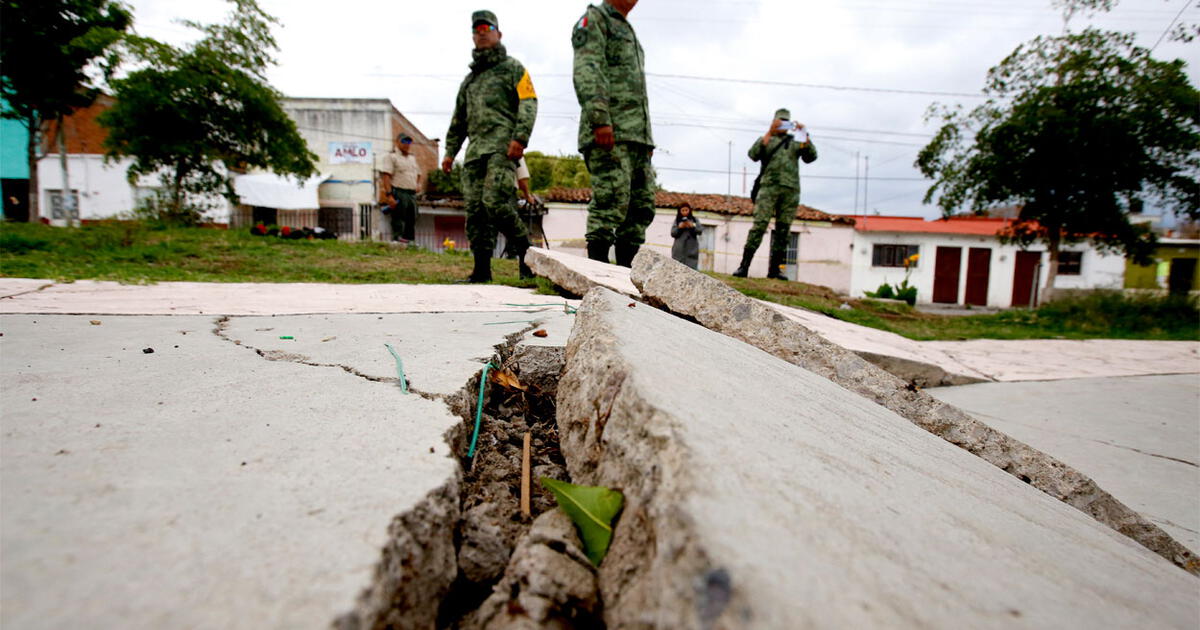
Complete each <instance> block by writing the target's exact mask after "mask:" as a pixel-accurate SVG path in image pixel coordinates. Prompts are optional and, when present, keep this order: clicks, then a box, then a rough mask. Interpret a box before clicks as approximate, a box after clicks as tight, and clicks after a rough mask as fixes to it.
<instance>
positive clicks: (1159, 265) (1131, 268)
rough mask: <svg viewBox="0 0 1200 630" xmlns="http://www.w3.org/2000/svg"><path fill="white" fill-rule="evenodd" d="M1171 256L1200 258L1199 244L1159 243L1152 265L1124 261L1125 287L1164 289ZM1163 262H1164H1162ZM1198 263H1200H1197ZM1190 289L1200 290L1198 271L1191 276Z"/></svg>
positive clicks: (1199, 273) (1199, 272) (1199, 274)
mask: <svg viewBox="0 0 1200 630" xmlns="http://www.w3.org/2000/svg"><path fill="white" fill-rule="evenodd" d="M1172 258H1193V259H1200V244H1197V243H1188V244H1172V245H1159V247H1158V249H1156V250H1154V260H1155V261H1156V264H1153V265H1145V266H1141V265H1135V264H1133V263H1131V262H1129V261H1128V260H1126V261H1125V288H1126V289H1165V288H1167V277H1168V275H1169V274H1170V269H1171V268H1170V262H1171V259H1172ZM1164 263H1165V264H1164ZM1197 264H1200V263H1197ZM1160 274H1161V275H1162V283H1161V284H1160V283H1159V280H1158V279H1159V275H1160ZM1192 290H1193V291H1200V271H1198V272H1197V273H1196V274H1194V275H1193V276H1192Z"/></svg>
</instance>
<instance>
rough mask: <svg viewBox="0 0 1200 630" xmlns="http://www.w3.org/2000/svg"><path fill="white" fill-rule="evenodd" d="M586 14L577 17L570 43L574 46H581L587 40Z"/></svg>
mask: <svg viewBox="0 0 1200 630" xmlns="http://www.w3.org/2000/svg"><path fill="white" fill-rule="evenodd" d="M588 22H589V20H588V16H586V15H585V16H583V17H582V18H579V22H578V23H576V24H575V31H574V32H573V33H572V34H571V44H572V45H573V46H575V47H576V48H580V47H582V46H583V45H584V44H586V43H587V40H588Z"/></svg>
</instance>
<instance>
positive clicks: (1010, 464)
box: [631, 251, 1200, 574]
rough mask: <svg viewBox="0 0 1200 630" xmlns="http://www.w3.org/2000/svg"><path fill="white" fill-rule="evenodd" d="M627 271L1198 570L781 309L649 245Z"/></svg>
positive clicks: (1039, 457) (1107, 507) (1069, 482)
mask: <svg viewBox="0 0 1200 630" xmlns="http://www.w3.org/2000/svg"><path fill="white" fill-rule="evenodd" d="M631 277H632V280H633V282H634V284H636V285H638V287H639V288H640V289H641V291H642V294H643V296H644V298H645V299H646V301H647V302H648V303H650V304H654V305H657V306H663V307H665V308H668V309H669V310H670V311H671V312H673V313H676V314H679V315H682V316H685V317H689V318H691V319H693V320H694V321H697V322H699V323H701V324H702V325H704V326H706V327H708V328H710V329H712V330H714V331H717V332H720V333H723V334H726V335H729V336H731V337H733V338H735V339H739V340H741V341H744V342H746V343H749V344H751V345H753V346H755V347H758V348H761V349H762V350H765V351H766V352H769V353H770V354H773V355H775V356H777V357H780V358H782V359H784V360H785V361H788V362H789V363H792V364H794V365H797V366H800V367H802V368H804V369H806V370H810V371H812V372H814V373H816V374H817V375H820V376H823V377H825V378H827V379H830V380H831V381H833V382H834V383H837V384H838V385H841V386H842V387H845V388H846V389H848V390H850V391H851V392H854V393H856V394H858V395H860V396H863V397H864V398H866V399H867V400H870V401H873V402H875V403H876V404H879V405H882V406H884V407H886V408H887V409H890V410H892V411H894V412H895V413H897V414H899V415H901V416H902V417H904V418H906V419H908V420H909V421H911V422H912V423H914V424H916V425H917V426H919V427H921V428H922V429H924V430H926V431H928V432H930V433H932V434H934V435H937V436H938V437H941V438H942V439H944V440H946V441H947V442H949V443H951V444H954V445H956V446H958V447H959V448H962V449H964V450H966V451H968V452H970V453H972V454H974V455H976V456H978V457H980V458H981V459H983V460H985V461H987V462H990V463H991V464H992V465H994V466H996V467H997V468H999V469H1001V470H1003V471H1005V472H1007V473H1009V474H1010V475H1012V476H1014V477H1016V478H1019V479H1021V480H1022V481H1025V482H1026V483H1028V484H1030V485H1032V486H1033V487H1035V488H1037V489H1039V490H1041V491H1042V492H1045V493H1046V494H1048V495H1050V496H1052V497H1054V498H1056V499H1058V500H1060V501H1063V502H1064V503H1067V504H1068V505H1071V506H1072V507H1074V508H1076V509H1078V510H1080V511H1082V512H1084V513H1086V514H1089V515H1091V516H1092V517H1093V518H1095V519H1096V520H1098V521H1100V522H1101V523H1104V524H1106V525H1108V526H1109V527H1112V528H1113V529H1114V530H1116V531H1118V532H1121V533H1122V534H1125V535H1127V536H1129V537H1130V538H1132V539H1133V540H1136V541H1137V542H1138V543H1140V544H1142V545H1144V546H1145V547H1146V548H1147V549H1150V550H1152V551H1154V552H1155V553H1158V554H1160V555H1161V556H1162V557H1164V558H1167V559H1168V560H1170V561H1171V562H1174V563H1175V564H1177V565H1178V566H1180V567H1181V568H1183V569H1184V570H1186V571H1188V572H1191V573H1193V574H1200V559H1198V558H1197V557H1196V555H1195V554H1194V553H1193V552H1192V551H1191V550H1189V549H1187V548H1186V547H1185V546H1183V545H1181V544H1180V543H1179V542H1178V541H1177V540H1175V539H1174V538H1172V537H1171V536H1170V535H1169V534H1167V533H1166V532H1165V531H1164V530H1163V529H1162V528H1161V527H1158V526H1157V525H1155V524H1153V523H1151V522H1150V521H1149V520H1147V519H1146V518H1145V517H1143V516H1142V515H1140V514H1138V513H1137V512H1136V511H1134V510H1132V509H1130V508H1129V507H1128V506H1126V505H1124V504H1123V503H1121V502H1120V501H1119V500H1117V499H1116V498H1114V497H1113V496H1112V495H1111V494H1110V493H1108V492H1107V491H1105V490H1104V489H1102V488H1100V487H1099V486H1097V485H1096V483H1095V482H1094V481H1093V480H1092V479H1090V478H1088V477H1087V476H1086V475H1083V474H1082V473H1080V472H1079V471H1077V470H1075V469H1073V468H1071V467H1070V466H1067V465H1065V464H1063V463H1062V462H1060V461H1058V460H1056V459H1054V458H1053V457H1051V456H1050V455H1047V454H1046V453H1043V452H1041V451H1038V450H1037V449H1034V448H1032V447H1030V446H1029V445H1027V444H1024V443H1022V442H1020V441H1018V440H1015V439H1013V438H1012V437H1011V436H1009V435H1006V434H1004V433H1001V432H1000V431H997V430H995V429H994V428H992V427H990V426H988V425H986V424H984V423H982V422H980V421H978V420H976V419H975V418H972V417H971V416H970V415H968V414H967V413H966V412H964V411H963V410H961V409H958V408H956V407H954V406H951V405H947V404H945V403H942V402H940V401H938V400H936V399H934V398H932V397H930V396H929V395H928V394H926V393H925V392H923V391H921V390H920V389H919V388H917V387H914V386H913V385H912V384H911V383H906V382H904V381H902V380H901V379H899V378H897V377H896V376H894V375H892V374H889V373H888V372H886V371H884V370H883V369H882V368H879V367H878V366H875V365H873V364H871V363H868V362H867V361H866V360H864V359H862V358H861V357H859V356H858V355H856V354H854V353H852V352H850V351H848V350H846V349H844V348H842V347H840V346H838V345H836V344H833V343H830V342H829V341H826V340H825V339H823V338H822V337H820V336H819V335H817V334H816V333H814V332H813V331H811V330H809V329H808V328H806V327H804V326H802V325H800V324H798V323H796V322H795V321H792V320H790V319H788V318H786V317H784V316H783V315H782V314H780V313H779V311H777V310H774V309H772V308H769V307H766V306H764V305H762V304H761V303H759V302H758V301H756V300H751V299H750V298H747V297H746V296H744V295H742V294H741V293H738V292H737V291H735V290H734V289H732V288H731V287H729V286H727V285H725V284H724V283H722V282H720V281H718V280H715V279H713V278H710V277H708V276H706V275H704V274H700V273H697V272H695V271H694V270H692V269H689V268H687V267H685V266H683V265H681V264H679V263H677V262H675V261H673V260H671V259H669V258H666V257H664V256H661V255H658V254H655V253H654V252H650V251H642V252H639V253H638V255H637V256H636V257H635V258H634V261H633V273H632V276H631Z"/></svg>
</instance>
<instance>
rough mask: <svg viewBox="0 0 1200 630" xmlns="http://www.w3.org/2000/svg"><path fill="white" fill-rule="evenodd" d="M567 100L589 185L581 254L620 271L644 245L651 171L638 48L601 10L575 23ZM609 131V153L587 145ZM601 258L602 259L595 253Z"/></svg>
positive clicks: (628, 30) (610, 12)
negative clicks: (613, 258)
mask: <svg viewBox="0 0 1200 630" xmlns="http://www.w3.org/2000/svg"><path fill="white" fill-rule="evenodd" d="M571 43H572V44H573V45H574V47H575V74H574V79H575V95H576V96H577V97H578V99H579V106H580V108H581V109H582V112H581V114H580V119H579V151H580V152H581V153H582V154H583V159H584V161H585V163H586V164H587V168H588V172H589V173H590V174H591V178H592V200H591V203H589V204H588V220H587V234H586V237H587V240H588V255H589V256H590V257H592V258H596V259H602V260H605V261H607V260H608V248H609V246H610V245H612V244H614V243H615V244H616V249H617V263H618V264H624V265H626V266H628V265H629V263H630V262H631V261H632V260H633V255H634V254H636V253H637V250H638V246H640V245H641V244H642V243H644V242H645V241H646V228H647V227H648V226H649V225H650V222H651V221H652V220H653V219H654V190H655V188H656V186H655V183H654V169H653V168H652V167H651V165H650V155H651V153H652V152H653V151H654V138H653V137H651V134H650V104H649V101H648V99H647V97H646V75H645V64H644V55H643V52H642V46H641V44H640V43H638V39H637V35H636V34H635V33H634V32H633V27H632V26H631V25H630V24H629V22H628V21H627V20H626V19H625V17H624V16H623V15H621V13H620V12H618V11H617V10H616V9H614V8H613V7H612V6H611V5H609V4H608V3H602V4H600V5H598V6H596V5H593V6H590V7H588V9H587V12H586V13H585V14H584V16H583V17H582V18H581V19H580V20H579V22H577V23H576V24H575V30H574V33H573V34H572V36H571ZM604 126H611V127H612V128H613V137H614V140H615V146H614V147H613V149H612V151H606V150H603V149H600V148H599V147H597V146H596V144H595V140H596V137H595V129H596V128H597V127H604ZM601 252H602V254H601Z"/></svg>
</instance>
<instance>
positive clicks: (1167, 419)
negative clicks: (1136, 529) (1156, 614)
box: [926, 374, 1200, 551]
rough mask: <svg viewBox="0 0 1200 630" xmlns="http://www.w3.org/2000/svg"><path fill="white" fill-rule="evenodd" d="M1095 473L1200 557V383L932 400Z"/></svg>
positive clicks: (1098, 382)
mask: <svg viewBox="0 0 1200 630" xmlns="http://www.w3.org/2000/svg"><path fill="white" fill-rule="evenodd" d="M926 391H928V392H929V393H930V395H932V396H934V397H935V398H937V399H939V400H942V401H945V402H947V403H950V404H953V405H956V406H958V407H959V408H961V409H964V410H966V411H967V412H968V413H970V414H971V415H973V416H975V417H976V418H978V419H980V420H981V421H983V422H986V423H987V424H989V425H991V426H993V427H995V428H997V429H999V430H1001V431H1004V432H1005V433H1007V434H1009V435H1011V436H1013V437H1014V438H1016V439H1018V440H1021V441H1022V442H1025V443H1027V444H1029V445H1031V446H1033V447H1034V448H1037V449H1039V450H1042V451H1045V452H1047V453H1050V454H1051V455H1054V456H1055V457H1057V458H1059V459H1061V460H1062V461H1064V462H1065V463H1067V464H1069V465H1071V466H1072V467H1074V468H1076V469H1078V470H1080V471H1082V472H1084V473H1086V474H1087V475H1088V476H1090V477H1091V478H1093V479H1095V480H1096V482H1097V483H1099V484H1100V485H1101V486H1103V487H1104V488H1105V489H1107V490H1108V491H1109V492H1112V493H1113V495H1114V496H1116V497H1117V498H1118V499H1120V500H1121V501H1122V502H1123V503H1125V504H1127V505H1129V506H1130V507H1131V508H1133V509H1135V510H1137V511H1138V512H1140V513H1141V514H1143V515H1145V516H1146V517H1147V518H1148V519H1149V520H1150V521H1152V522H1154V523H1156V524H1157V525H1158V526H1160V527H1162V528H1163V529H1164V530H1166V531H1167V532H1168V533H1170V534H1171V536H1173V537H1174V538H1175V539H1176V540H1178V541H1180V542H1182V543H1183V544H1184V545H1186V546H1187V547H1188V548H1190V549H1192V550H1193V551H1196V550H1200V422H1198V421H1197V413H1198V410H1200V377H1198V376H1196V375H1194V374H1189V375H1171V376H1137V377H1127V378H1100V379H1076V380H1070V381H1053V382H1024V383H980V384H976V385H967V386H963V387H942V388H936V389H931V390H926Z"/></svg>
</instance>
